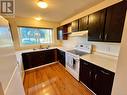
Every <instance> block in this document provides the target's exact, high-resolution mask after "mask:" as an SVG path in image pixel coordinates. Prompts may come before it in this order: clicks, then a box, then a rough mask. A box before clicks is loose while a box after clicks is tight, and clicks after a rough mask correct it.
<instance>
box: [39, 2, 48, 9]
mask: <svg viewBox="0 0 127 95" xmlns="http://www.w3.org/2000/svg"><path fill="white" fill-rule="evenodd" d="M37 5H38V6H39V7H40V8H47V7H48V4H47V3H46V2H44V1H43V0H39V1H38V2H37Z"/></svg>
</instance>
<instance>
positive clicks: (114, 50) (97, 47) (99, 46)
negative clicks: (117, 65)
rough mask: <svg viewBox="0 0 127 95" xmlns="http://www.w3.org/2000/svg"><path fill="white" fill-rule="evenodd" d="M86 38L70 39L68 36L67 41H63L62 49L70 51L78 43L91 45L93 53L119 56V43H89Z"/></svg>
mask: <svg viewBox="0 0 127 95" xmlns="http://www.w3.org/2000/svg"><path fill="white" fill-rule="evenodd" d="M87 38H88V36H87V35H84V36H80V37H72V36H69V38H68V40H64V41H63V47H65V48H69V49H72V48H74V46H75V45H77V44H80V43H91V44H92V45H93V52H99V53H104V54H108V55H113V56H119V51H120V43H108V42H91V41H87Z"/></svg>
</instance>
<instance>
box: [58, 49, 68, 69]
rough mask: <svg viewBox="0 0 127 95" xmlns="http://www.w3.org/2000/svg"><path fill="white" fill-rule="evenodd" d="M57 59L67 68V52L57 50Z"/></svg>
mask: <svg viewBox="0 0 127 95" xmlns="http://www.w3.org/2000/svg"><path fill="white" fill-rule="evenodd" d="M57 58H58V61H59V62H60V63H61V64H62V65H63V66H64V67H65V60H66V59H65V52H64V51H62V50H59V49H57Z"/></svg>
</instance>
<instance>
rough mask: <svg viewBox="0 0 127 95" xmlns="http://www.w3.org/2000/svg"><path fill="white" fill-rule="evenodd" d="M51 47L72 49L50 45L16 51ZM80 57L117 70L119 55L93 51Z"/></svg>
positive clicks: (110, 69)
mask: <svg viewBox="0 0 127 95" xmlns="http://www.w3.org/2000/svg"><path fill="white" fill-rule="evenodd" d="M50 49H60V50H62V51H64V52H66V51H67V50H70V49H69V48H64V47H50V48H48V49H36V50H33V49H28V50H20V51H17V52H16V53H18V54H21V53H27V52H36V51H43V50H50ZM80 58H81V59H83V60H85V61H88V62H90V63H92V64H94V65H97V66H100V67H102V68H104V69H107V70H109V71H112V72H114V73H115V72H116V65H117V60H118V57H115V56H110V55H106V54H101V53H92V54H86V55H83V56H81V57H80Z"/></svg>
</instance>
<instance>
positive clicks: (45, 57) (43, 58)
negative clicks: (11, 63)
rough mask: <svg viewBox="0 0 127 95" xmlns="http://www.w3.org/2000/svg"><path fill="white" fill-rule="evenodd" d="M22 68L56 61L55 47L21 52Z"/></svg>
mask: <svg viewBox="0 0 127 95" xmlns="http://www.w3.org/2000/svg"><path fill="white" fill-rule="evenodd" d="M22 58H23V65H24V69H25V70H26V69H30V68H34V67H37V66H41V65H45V64H48V63H51V62H55V61H56V49H51V50H44V51H36V52H28V53H23V54H22Z"/></svg>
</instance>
